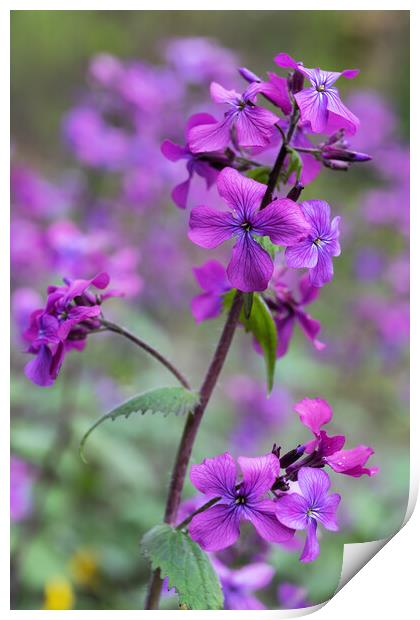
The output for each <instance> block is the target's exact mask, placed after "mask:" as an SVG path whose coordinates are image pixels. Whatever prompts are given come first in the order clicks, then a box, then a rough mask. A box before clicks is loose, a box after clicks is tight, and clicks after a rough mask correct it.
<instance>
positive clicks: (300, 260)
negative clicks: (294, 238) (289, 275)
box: [285, 238, 318, 269]
mask: <svg viewBox="0 0 420 620" xmlns="http://www.w3.org/2000/svg"><path fill="white" fill-rule="evenodd" d="M285 257H286V265H287V266H288V267H292V268H293V269H302V268H303V267H308V268H309V269H310V268H313V267H315V265H316V264H317V262H318V248H317V246H316V244H315V243H313V242H312V241H311V239H309V238H308V239H305V240H304V241H301V242H300V243H296V245H289V246H288V247H287V248H286V252H285Z"/></svg>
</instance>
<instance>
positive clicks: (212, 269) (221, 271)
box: [193, 260, 229, 293]
mask: <svg viewBox="0 0 420 620" xmlns="http://www.w3.org/2000/svg"><path fill="white" fill-rule="evenodd" d="M193 271H194V275H195V278H196V280H197V282H198V284H199V285H200V286H201V288H202V289H203V291H207V292H212V293H220V292H221V291H224V290H225V289H227V288H228V287H229V284H228V281H227V277H226V270H225V268H224V267H223V265H222V263H219V261H217V260H208V261H207V262H206V263H204V265H201V267H194V269H193Z"/></svg>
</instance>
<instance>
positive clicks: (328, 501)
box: [316, 493, 341, 532]
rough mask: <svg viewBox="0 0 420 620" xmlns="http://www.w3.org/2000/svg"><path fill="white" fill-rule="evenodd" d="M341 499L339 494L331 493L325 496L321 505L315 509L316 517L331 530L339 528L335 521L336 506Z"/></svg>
mask: <svg viewBox="0 0 420 620" xmlns="http://www.w3.org/2000/svg"><path fill="white" fill-rule="evenodd" d="M340 501H341V496H340V495H339V494H338V493H332V494H331V495H328V497H325V499H324V501H323V502H322V505H321V506H319V507H318V509H317V511H316V518H317V519H318V521H319V522H320V523H322V525H323V526H324V527H325V529H327V530H330V531H332V532H337V531H338V530H339V527H338V523H337V515H336V512H337V508H338V504H339V503H340Z"/></svg>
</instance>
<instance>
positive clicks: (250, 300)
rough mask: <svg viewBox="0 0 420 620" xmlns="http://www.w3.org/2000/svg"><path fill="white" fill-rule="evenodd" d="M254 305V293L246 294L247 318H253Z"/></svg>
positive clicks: (245, 311)
mask: <svg viewBox="0 0 420 620" xmlns="http://www.w3.org/2000/svg"><path fill="white" fill-rule="evenodd" d="M253 303H254V293H244V314H245V318H246V319H249V317H250V316H251V310H252V305H253Z"/></svg>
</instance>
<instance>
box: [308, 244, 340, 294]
mask: <svg viewBox="0 0 420 620" xmlns="http://www.w3.org/2000/svg"><path fill="white" fill-rule="evenodd" d="M333 276H334V267H333V262H332V258H331V254H330V253H329V252H328V246H318V262H317V264H316V266H315V267H314V268H313V269H311V270H310V272H309V279H310V282H311V284H312V286H317V287H321V286H324V284H327V283H328V282H331V280H332V279H333Z"/></svg>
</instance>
